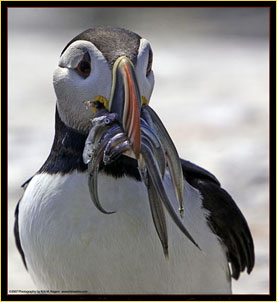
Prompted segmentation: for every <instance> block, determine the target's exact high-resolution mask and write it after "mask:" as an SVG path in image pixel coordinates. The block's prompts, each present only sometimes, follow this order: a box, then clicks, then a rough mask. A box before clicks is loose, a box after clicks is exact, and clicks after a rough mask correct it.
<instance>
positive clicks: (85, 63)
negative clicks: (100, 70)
mask: <svg viewBox="0 0 277 302" xmlns="http://www.w3.org/2000/svg"><path fill="white" fill-rule="evenodd" d="M76 70H77V72H78V74H79V75H80V76H81V77H83V78H84V79H86V78H87V77H88V76H89V75H90V72H91V60H90V55H89V53H88V52H86V53H85V54H84V55H83V58H82V60H81V61H80V63H79V64H78V66H77V67H76Z"/></svg>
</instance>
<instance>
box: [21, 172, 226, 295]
mask: <svg viewBox="0 0 277 302" xmlns="http://www.w3.org/2000/svg"><path fill="white" fill-rule="evenodd" d="M166 181H168V180H166ZM168 187H169V190H168V195H169V196H170V197H171V199H172V201H173V202H175V203H176V209H177V208H178V205H177V201H176V200H175V199H174V193H173V190H172V187H171V186H170V182H168ZM184 194H185V198H184V200H185V210H186V214H185V218H184V224H185V225H186V227H187V229H188V230H189V231H190V233H191V235H192V236H193V238H194V239H195V241H196V242H197V243H198V244H199V246H200V248H201V250H199V249H197V248H196V247H195V246H194V245H193V244H192V243H191V242H190V241H189V240H188V239H187V238H186V237H185V236H184V235H183V234H182V233H181V232H180V231H179V229H178V228H177V227H176V226H175V224H174V223H172V222H171V219H170V217H167V222H168V237H169V259H166V258H165V257H164V255H163V250H162V247H161V244H160V242H159V239H158V235H157V234H156V231H155V228H154V224H153V222H152V218H151V212H150V207H149V203H148V198H147V192H146V189H145V187H144V184H142V183H141V182H137V181H135V180H132V179H129V178H125V177H124V178H120V179H114V178H113V177H109V176H106V175H103V174H101V173H100V175H99V199H100V201H101V203H102V205H103V207H104V208H105V209H106V210H108V211H111V210H115V211H116V213H114V214H111V215H105V214H102V213H101V212H99V211H98V210H97V209H96V207H95V206H94V204H93V203H92V201H91V200H90V197H89V191H88V186H87V174H86V173H77V172H73V173H72V174H69V175H64V176H61V175H58V174H56V175H51V176H50V175H48V174H40V175H36V176H35V177H34V178H33V179H32V181H31V183H30V184H29V185H28V187H27V189H26V192H25V194H24V197H23V198H22V200H21V202H20V209H19V229H20V239H21V243H22V247H23V251H24V253H25V257H26V261H27V265H28V269H29V272H30V274H31V276H32V278H33V280H34V282H35V283H36V285H37V287H38V289H50V290H71V291H76V290H83V291H88V292H90V293H95V294H166V293H167V294H174V293H175V294H189V293H230V278H229V271H228V265H227V261H226V257H225V254H224V251H223V249H222V247H221V245H220V244H219V242H218V240H217V238H216V237H215V236H214V234H213V233H212V232H211V231H210V229H209V228H208V226H207V223H206V219H205V213H204V211H203V209H202V208H201V199H200V196H199V194H198V192H197V191H196V190H194V189H193V188H191V187H190V186H189V185H188V184H186V185H185V190H184Z"/></svg>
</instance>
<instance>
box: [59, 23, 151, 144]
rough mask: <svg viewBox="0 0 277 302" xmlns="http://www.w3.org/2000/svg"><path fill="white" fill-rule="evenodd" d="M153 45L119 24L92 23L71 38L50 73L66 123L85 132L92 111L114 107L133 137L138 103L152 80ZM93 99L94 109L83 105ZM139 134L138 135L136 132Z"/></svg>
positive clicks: (147, 94) (147, 95)
mask: <svg viewBox="0 0 277 302" xmlns="http://www.w3.org/2000/svg"><path fill="white" fill-rule="evenodd" d="M151 66H152V50H151V47H150V44H149V42H148V41H147V40H145V39H143V38H141V37H140V36H139V35H137V34H135V33H133V32H131V31H128V30H125V29H121V28H114V27H95V28H91V29H88V30H86V31H84V32H83V33H81V34H79V35H78V36H76V37H75V38H74V39H72V40H71V41H70V42H69V43H68V45H67V46H66V47H65V49H64V50H63V51H62V54H61V57H60V60H59V66H58V67H57V69H56V70H55V72H54V87H55V92H56V95H57V108H58V113H59V115H60V118H61V119H62V121H63V122H64V123H65V124H66V125H67V126H69V127H71V128H74V129H76V130H78V131H81V132H88V131H89V127H90V125H91V124H90V119H91V118H92V117H93V112H94V113H96V112H97V110H98V109H103V107H105V108H106V109H107V110H109V111H110V112H116V113H117V114H118V116H119V119H120V120H121V122H122V125H123V127H124V128H125V130H126V132H129V133H133V139H136V131H137V130H136V129H137V126H138V125H136V123H137V122H139V113H140V107H141V104H142V103H148V102H149V99H150V96H151V93H152V90H153V85H154V75H153V71H152V69H151ZM88 101H89V102H90V103H92V104H93V108H94V110H92V109H91V108H88V107H87V106H86V104H87V102H88ZM137 135H138V134H137Z"/></svg>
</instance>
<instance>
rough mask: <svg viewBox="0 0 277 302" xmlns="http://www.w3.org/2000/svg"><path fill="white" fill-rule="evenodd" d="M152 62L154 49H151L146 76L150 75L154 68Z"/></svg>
mask: <svg viewBox="0 0 277 302" xmlns="http://www.w3.org/2000/svg"><path fill="white" fill-rule="evenodd" d="M152 62H153V53H152V50H151V49H150V50H149V58H148V65H147V69H146V76H147V77H148V76H149V74H150V72H151V70H152Z"/></svg>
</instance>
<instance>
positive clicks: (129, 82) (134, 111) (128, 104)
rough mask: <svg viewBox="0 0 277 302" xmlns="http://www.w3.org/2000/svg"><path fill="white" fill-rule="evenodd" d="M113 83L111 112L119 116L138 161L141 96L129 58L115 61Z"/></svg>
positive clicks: (110, 102) (110, 103)
mask: <svg viewBox="0 0 277 302" xmlns="http://www.w3.org/2000/svg"><path fill="white" fill-rule="evenodd" d="M112 83H113V84H112V91H111V97H110V101H109V111H110V112H115V113H117V114H118V119H119V121H120V122H121V123H122V127H123V129H124V130H125V132H126V134H127V136H128V138H129V141H130V143H131V146H132V150H133V152H134V154H135V156H136V158H137V159H138V158H139V155H140V149H141V133H140V109H141V96H140V92H139V87H138V83H137V79H136V73H135V69H134V66H133V64H132V62H131V61H130V60H129V59H128V58H127V57H125V56H122V57H119V58H118V59H117V60H116V61H115V63H114V66H113V82H112Z"/></svg>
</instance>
